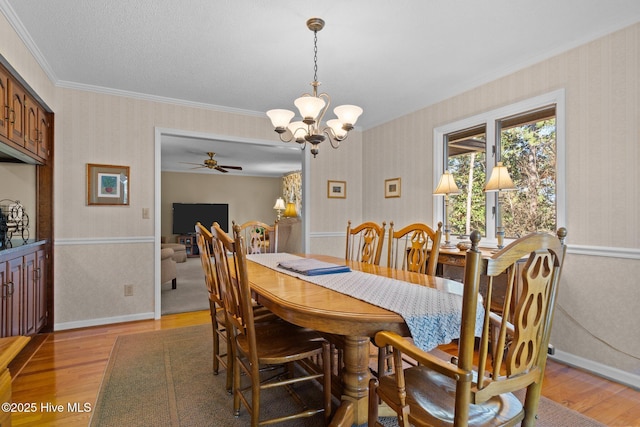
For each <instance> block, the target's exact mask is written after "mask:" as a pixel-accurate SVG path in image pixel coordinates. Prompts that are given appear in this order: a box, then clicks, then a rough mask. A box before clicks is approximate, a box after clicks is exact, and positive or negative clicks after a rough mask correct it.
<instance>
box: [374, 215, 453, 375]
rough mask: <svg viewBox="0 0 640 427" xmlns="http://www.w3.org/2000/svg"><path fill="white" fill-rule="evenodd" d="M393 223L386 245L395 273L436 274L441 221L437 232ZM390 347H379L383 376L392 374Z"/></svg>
mask: <svg viewBox="0 0 640 427" xmlns="http://www.w3.org/2000/svg"><path fill="white" fill-rule="evenodd" d="M393 226H394V223H393V221H391V223H390V224H389V241H388V244H387V266H388V267H389V268H394V269H396V270H404V271H412V272H414V273H422V274H428V275H430V276H435V275H436V269H437V267H438V255H439V253H440V240H441V238H442V222H439V223H438V228H436V229H435V230H434V229H433V228H431V227H429V226H428V225H427V224H423V223H420V222H415V223H412V224H409V225H407V226H405V227H402V228H401V229H399V230H397V231H395V230H394V228H393ZM392 355H393V353H392V352H391V347H389V346H384V347H379V348H378V371H377V374H378V376H379V375H384V374H385V373H386V372H389V371H391V368H392V363H391V357H392Z"/></svg>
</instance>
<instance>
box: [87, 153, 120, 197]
mask: <svg viewBox="0 0 640 427" xmlns="http://www.w3.org/2000/svg"><path fill="white" fill-rule="evenodd" d="M87 204H88V205H128V204H129V166H114V165H96V164H93V163H88V164H87Z"/></svg>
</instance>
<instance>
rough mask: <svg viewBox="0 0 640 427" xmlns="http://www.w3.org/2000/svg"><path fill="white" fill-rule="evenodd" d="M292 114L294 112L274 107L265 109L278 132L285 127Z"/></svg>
mask: <svg viewBox="0 0 640 427" xmlns="http://www.w3.org/2000/svg"><path fill="white" fill-rule="evenodd" d="M294 115H295V113H294V112H293V111H290V110H280V109H275V110H269V111H267V116H268V117H269V118H270V119H271V123H272V124H273V127H274V128H276V132H278V133H282V132H284V131H285V130H286V129H287V125H288V124H289V122H290V121H291V119H292V118H293V116H294ZM280 130H281V131H282V132H280Z"/></svg>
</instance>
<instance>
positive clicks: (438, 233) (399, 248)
mask: <svg viewBox="0 0 640 427" xmlns="http://www.w3.org/2000/svg"><path fill="white" fill-rule="evenodd" d="M393 226H394V224H393V221H392V222H391V223H390V224H389V242H388V246H387V266H388V267H390V268H395V269H396V270H405V271H413V272H415V273H423V274H428V275H430V276H435V274H436V268H437V267H438V255H439V253H440V239H441V238H442V222H439V223H438V228H437V229H435V230H434V229H433V228H431V227H429V226H428V225H427V224H423V223H419V222H416V223H413V224H409V225H407V226H405V227H403V228H401V229H400V230H397V231H395V230H394V228H393Z"/></svg>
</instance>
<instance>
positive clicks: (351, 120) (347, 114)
mask: <svg viewBox="0 0 640 427" xmlns="http://www.w3.org/2000/svg"><path fill="white" fill-rule="evenodd" d="M333 112H334V113H335V115H336V116H338V120H340V121H341V122H342V123H343V124H346V125H351V126H353V125H355V124H356V121H358V117H360V114H362V108H360V107H358V106H357V105H340V106H338V107H336V108H334V109H333Z"/></svg>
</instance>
